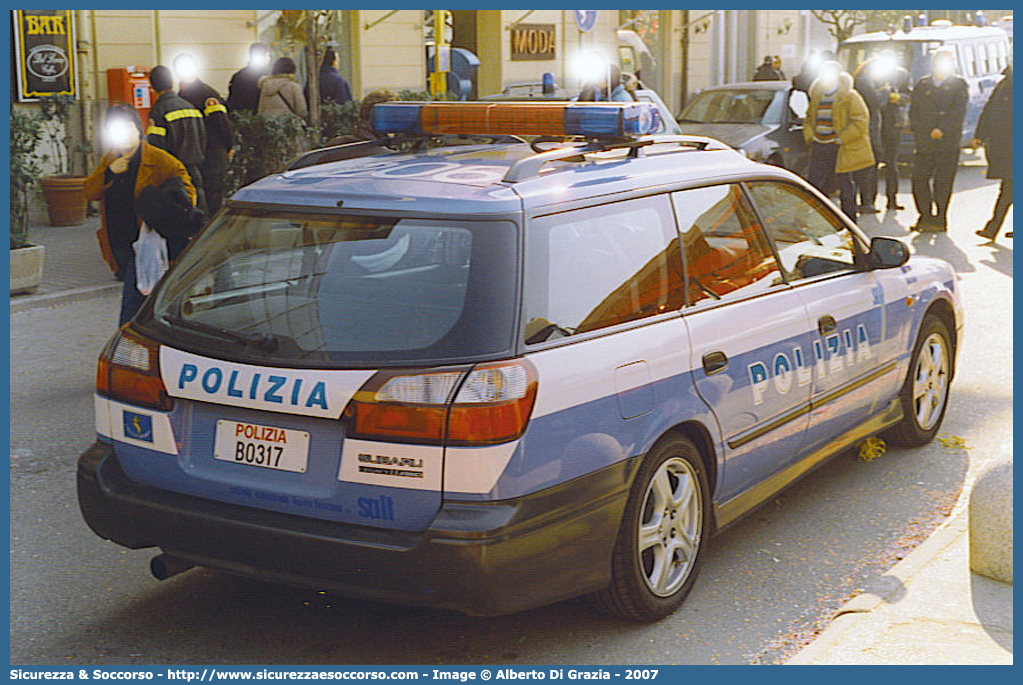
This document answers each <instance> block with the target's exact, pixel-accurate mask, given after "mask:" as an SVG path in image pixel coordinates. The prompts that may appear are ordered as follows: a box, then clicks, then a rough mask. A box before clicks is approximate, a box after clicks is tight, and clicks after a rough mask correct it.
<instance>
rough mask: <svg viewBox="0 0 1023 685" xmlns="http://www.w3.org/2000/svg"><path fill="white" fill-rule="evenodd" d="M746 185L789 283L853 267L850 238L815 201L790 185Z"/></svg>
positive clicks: (836, 220) (757, 182)
mask: <svg viewBox="0 0 1023 685" xmlns="http://www.w3.org/2000/svg"><path fill="white" fill-rule="evenodd" d="M748 185H749V189H750V194H751V195H752V196H753V201H754V202H755V203H756V205H757V209H758V210H759V211H760V216H761V218H762V219H763V220H764V227H765V228H766V229H767V234H768V235H769V236H771V240H773V241H774V245H775V248H776V249H777V250H778V258H779V259H781V265H782V269H783V270H784V271H785V275H786V276H787V277H788V278H789V279H790V280H797V279H800V278H812V277H813V276H820V275H821V274H825V273H832V272H836V271H846V270H849V269H853V268H854V267H855V264H856V252H855V249H854V247H853V237H852V234H851V233H850V232H849V231H848V229H846V228H845V226H844V225H843V224H842V222H841V220H840V219H839V218H838V217H837V216H835V214H834V213H833V212H832V211H831V210H829V209H828V208H827V207H825V206H824V205H823V203H821V202H820V201H819V200H818V199H817V198H815V197H814V196H813V195H811V194H810V193H808V192H806V191H805V190H803V189H802V188H799V187H798V186H795V185H792V184H789V183H780V182H777V181H755V182H752V183H749V184H748Z"/></svg>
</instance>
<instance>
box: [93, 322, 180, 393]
mask: <svg viewBox="0 0 1023 685" xmlns="http://www.w3.org/2000/svg"><path fill="white" fill-rule="evenodd" d="M159 353H160V345H159V343H156V342H153V341H152V340H147V339H146V338H143V337H142V336H140V335H138V334H136V333H133V332H131V331H130V330H128V329H127V328H123V329H122V330H121V331H120V332H119V333H118V334H117V335H115V336H114V337H113V339H112V340H111V341H110V342H109V343H107V346H106V348H104V350H103V352H102V354H100V357H99V364H98V365H97V367H96V392H98V393H99V394H100V395H104V396H106V397H109V398H111V399H114V400H118V401H120V402H125V403H127V404H134V405H136V406H140V407H149V408H151V409H159V410H161V411H170V410H171V409H173V408H174V401H173V400H172V399H171V398H170V397H169V396H168V395H167V388H166V387H164V385H163V379H162V378H161V377H160V363H159V359H160V357H159Z"/></svg>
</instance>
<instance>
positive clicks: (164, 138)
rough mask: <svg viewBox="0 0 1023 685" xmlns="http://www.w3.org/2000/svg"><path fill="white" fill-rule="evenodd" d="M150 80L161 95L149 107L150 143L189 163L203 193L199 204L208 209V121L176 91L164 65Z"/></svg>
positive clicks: (197, 189) (148, 139)
mask: <svg viewBox="0 0 1023 685" xmlns="http://www.w3.org/2000/svg"><path fill="white" fill-rule="evenodd" d="M149 83H151V84H152V86H153V90H155V91H156V93H157V97H156V102H155V103H153V108H152V109H150V110H149V129H148V130H147V131H146V142H147V143H149V144H150V145H154V146H156V147H158V148H160V149H161V150H166V151H167V152H169V153H171V154H172V155H174V156H175V157H177V158H178V161H180V162H181V163H182V164H184V165H185V169H187V170H188V175H189V176H190V177H191V179H192V184H193V185H194V186H195V190H196V192H197V193H198V195H199V201H198V205H199V207H200V208H202V209H203V210H205V209H206V197H205V193H204V192H203V185H204V184H203V176H202V171H201V165H202V163H203V159H205V157H206V124H205V123H204V122H203V116H202V112H200V111H199V110H197V109H196V108H195V107H194V106H193V105H192V103H191V102H189V101H188V100H186V99H184V98H183V97H181V96H180V95H177V94H176V93H175V92H174V77H173V76H171V70H170V69H168V68H167V67H165V66H163V65H162V64H161V65H159V66H156V67H153V70H152V71H151V72H149Z"/></svg>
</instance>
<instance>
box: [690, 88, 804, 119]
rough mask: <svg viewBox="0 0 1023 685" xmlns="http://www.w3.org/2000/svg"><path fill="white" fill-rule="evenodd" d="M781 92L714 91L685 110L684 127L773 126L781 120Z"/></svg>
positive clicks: (705, 92)
mask: <svg viewBox="0 0 1023 685" xmlns="http://www.w3.org/2000/svg"><path fill="white" fill-rule="evenodd" d="M784 100H785V91H782V90H745V89H742V90H739V89H737V90H711V91H704V92H703V93H700V94H699V95H697V96H696V98H695V99H693V101H692V102H690V103H689V105H688V106H687V107H686V108H685V109H684V110H682V116H681V117H679V123H683V124H689V123H692V124H760V123H765V124H770V123H779V122H780V121H781V109H782V106H783V103H784Z"/></svg>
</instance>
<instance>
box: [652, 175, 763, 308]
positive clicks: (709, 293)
mask: <svg viewBox="0 0 1023 685" xmlns="http://www.w3.org/2000/svg"><path fill="white" fill-rule="evenodd" d="M671 199H672V203H673V204H674V206H675V215H676V216H677V217H678V226H679V231H680V232H681V234H682V245H683V246H684V248H685V259H686V280H687V283H688V292H689V302H690V303H695V302H699V301H701V300H706V299H713V300H721V299H726V298H733V297H741V296H744V295H747V294H750V293H755V292H758V291H760V290H764V289H766V288H769V287H770V286H772V285H775V284H777V283H781V282H782V276H781V272H780V271H779V270H778V263H777V261H776V260H775V257H774V253H773V252H772V251H771V249H770V245H769V243H768V242H767V240H766V238H765V236H764V234H763V230H762V229H761V228H760V226H759V225H757V223H756V219H755V216H754V214H753V211H752V209H751V208H750V206H749V202H748V201H747V200H746V197H745V195H743V193H742V188H740V187H739V186H738V185H734V184H729V185H718V186H709V187H707V188H693V189H692V190H683V191H681V192H678V193H673V194H672V198H671Z"/></svg>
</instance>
